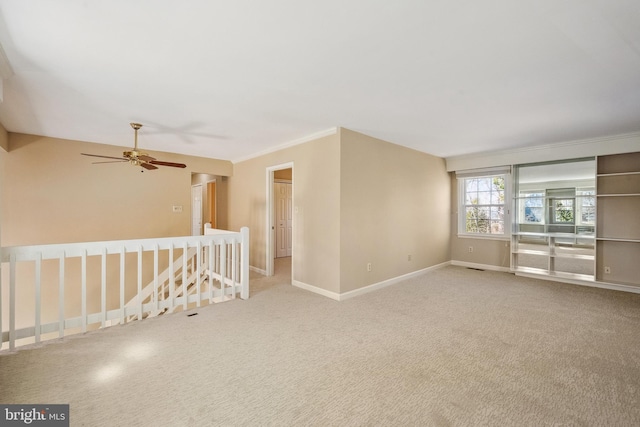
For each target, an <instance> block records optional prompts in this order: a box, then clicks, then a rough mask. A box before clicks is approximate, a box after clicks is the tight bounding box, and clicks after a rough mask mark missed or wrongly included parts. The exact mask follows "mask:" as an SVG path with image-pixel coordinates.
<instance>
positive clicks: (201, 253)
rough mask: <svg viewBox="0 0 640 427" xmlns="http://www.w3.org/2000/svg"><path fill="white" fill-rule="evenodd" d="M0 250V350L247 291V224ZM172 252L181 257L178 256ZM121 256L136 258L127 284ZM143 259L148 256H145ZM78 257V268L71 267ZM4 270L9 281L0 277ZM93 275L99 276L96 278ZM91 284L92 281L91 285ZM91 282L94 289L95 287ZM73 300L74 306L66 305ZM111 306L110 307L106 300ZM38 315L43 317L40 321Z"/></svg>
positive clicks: (246, 295)
mask: <svg viewBox="0 0 640 427" xmlns="http://www.w3.org/2000/svg"><path fill="white" fill-rule="evenodd" d="M0 250H1V253H0V260H1V261H2V270H3V274H2V275H0V331H2V334H1V336H2V340H1V342H0V349H4V348H6V345H5V343H8V348H9V349H11V350H13V349H15V347H16V341H18V340H21V341H22V342H21V344H25V343H29V342H36V343H39V342H41V341H42V340H43V336H45V338H44V339H50V338H55V337H56V336H57V337H64V336H65V334H69V333H72V332H76V331H77V332H86V331H87V330H88V329H90V328H96V327H106V326H109V325H110V324H115V323H116V322H117V323H125V322H126V321H127V320H129V319H133V318H137V319H143V318H145V317H149V316H155V315H157V314H158V313H160V312H167V311H168V312H173V311H174V310H175V309H176V308H178V307H181V308H182V309H183V310H186V309H188V308H189V307H190V306H196V307H200V305H201V303H202V301H207V302H209V303H213V302H218V301H225V300H228V299H232V298H235V297H236V295H237V294H240V298H242V299H247V298H248V297H249V229H248V228H246V227H243V228H242V229H241V231H240V232H228V231H221V230H211V229H209V230H208V232H207V234H206V235H204V236H185V237H172V238H160V239H142V240H120V241H106V242H87V243H71V244H54V245H38V246H14V247H4V248H0ZM179 252H181V253H182V254H186V256H182V257H181V258H179V257H177V255H179ZM161 253H162V254H164V255H166V256H167V259H168V260H169V261H168V264H169V266H168V268H167V269H166V270H165V271H163V272H162V273H160V271H159V270H160V267H159V265H160V261H159V260H160V254H161ZM127 254H134V255H135V257H136V260H137V263H136V267H135V269H136V270H137V274H136V280H135V283H133V284H132V283H130V281H128V280H126V275H125V272H126V271H127V265H126V263H125V259H126V256H127ZM109 255H111V256H113V255H119V257H117V258H119V266H118V267H119V280H116V281H115V282H117V283H113V281H110V282H108V281H107V269H108V261H107V257H108V256H109ZM134 255H132V256H134ZM93 257H97V258H98V259H99V260H100V263H99V266H95V265H94V263H90V262H89V261H90V260H92V259H93ZM149 258H152V259H153V260H152V261H149ZM72 259H73V260H72ZM49 260H57V263H56V264H57V268H55V269H54V270H56V271H55V272H54V273H53V274H51V271H50V270H51V268H49V269H43V266H42V264H43V262H49V263H51V262H52V261H49ZM70 260H72V261H70ZM78 260H79V261H80V262H79V267H76V266H72V264H77V261H78ZM176 260H177V261H178V264H177V263H176ZM179 262H181V263H182V265H179ZM74 267H76V268H77V269H78V270H79V271H75V272H73V273H76V275H77V276H78V279H77V280H75V281H73V280H69V279H67V276H71V275H72V274H68V273H70V270H72V269H73V268H74ZM96 270H98V271H96ZM7 271H8V280H3V278H4V277H6V276H7V274H5V273H6V272H7ZM147 272H150V273H151V274H152V276H153V280H152V281H151V283H150V284H149V285H146V286H143V279H142V278H143V275H144V274H143V273H147ZM176 274H178V275H179V277H178V278H176ZM96 276H99V279H97V280H96V279H95V277H96ZM96 282H99V283H96ZM92 284H95V285H96V286H90V285H92ZM133 285H135V288H136V292H135V297H134V298H132V299H130V300H129V301H128V302H127V303H126V304H125V288H126V289H130V288H131V287H133ZM77 288H79V292H78V290H77ZM95 288H99V292H96V289H95ZM18 291H20V292H18ZM56 293H57V301H54V300H52V299H51V298H50V297H47V298H43V295H47V296H50V295H51V294H56ZM75 294H77V295H75ZM3 295H5V296H6V295H8V301H7V300H6V299H7V298H6V297H5V299H4V300H3ZM65 295H66V298H67V300H68V299H69V298H70V297H71V296H72V295H73V296H74V297H75V298H74V301H73V304H70V303H67V304H66V306H65ZM90 296H91V298H92V299H91V300H90V299H89V298H90ZM109 297H111V298H109ZM114 299H115V300H117V301H119V304H115V305H117V307H116V308H111V309H108V308H107V301H108V300H111V301H113V300H114ZM98 300H99V301H98ZM52 304H53V305H57V306H58V307H57V318H56V319H55V320H54V321H52V320H51V313H52V312H54V313H55V312H56V310H54V309H53V307H52V306H51V305H52ZM72 305H73V306H75V307H70V306H72ZM110 305H111V306H113V305H114V304H113V302H112V303H111V304H110ZM93 306H99V307H100V309H99V310H93V311H94V312H91V313H89V308H88V307H93ZM70 308H74V309H75V310H76V311H79V313H80V315H75V316H68V315H65V311H69V310H66V309H70ZM17 310H21V311H22V312H31V311H32V312H33V316H32V318H29V319H26V320H25V318H24V316H22V317H21V318H20V319H18V311H17ZM43 313H49V315H48V316H44V314H43ZM43 316H44V317H47V321H43ZM72 330H73V331H72ZM56 332H57V334H56ZM24 341H27V342H24Z"/></svg>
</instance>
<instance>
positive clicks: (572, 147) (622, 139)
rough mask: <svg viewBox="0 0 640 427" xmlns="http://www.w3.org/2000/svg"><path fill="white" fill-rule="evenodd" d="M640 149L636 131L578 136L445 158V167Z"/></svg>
mask: <svg viewBox="0 0 640 427" xmlns="http://www.w3.org/2000/svg"><path fill="white" fill-rule="evenodd" d="M638 150H640V132H633V133H625V134H619V135H610V136H604V137H598V138H589V139H580V140H572V141H565V142H558V143H555V144H545V145H536V146H532V147H522V148H513V149H508V150H500V151H485V152H481V153H474V154H464V155H461V156H452V157H447V158H446V159H445V161H446V163H447V171H449V172H452V171H456V170H465V169H474V168H481V167H493V166H502V165H515V164H523V163H535V162H546V161H553V160H566V159H572V158H579V157H589V156H600V155H607V154H619V153H629V152H634V151H638Z"/></svg>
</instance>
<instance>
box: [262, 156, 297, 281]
mask: <svg viewBox="0 0 640 427" xmlns="http://www.w3.org/2000/svg"><path fill="white" fill-rule="evenodd" d="M266 175H267V176H266V178H267V179H266V181H267V189H266V193H267V198H266V199H267V224H266V225H267V227H266V230H267V233H266V248H265V249H266V271H265V274H266V275H267V276H273V275H274V273H275V269H274V260H275V259H276V258H286V257H291V258H290V259H291V260H293V256H294V253H295V250H294V249H295V248H294V246H295V243H294V242H295V239H294V238H293V236H294V227H295V222H294V220H293V217H294V213H295V204H294V202H295V201H294V194H295V192H294V179H293V176H294V169H293V162H291V163H285V164H281V165H277V166H271V167H268V168H267V170H266ZM291 270H292V271H291V277H293V262H291Z"/></svg>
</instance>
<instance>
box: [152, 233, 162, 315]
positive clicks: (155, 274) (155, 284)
mask: <svg viewBox="0 0 640 427" xmlns="http://www.w3.org/2000/svg"><path fill="white" fill-rule="evenodd" d="M153 300H154V301H155V303H156V313H158V311H159V310H160V302H159V301H158V245H157V244H156V245H155V246H154V247H153Z"/></svg>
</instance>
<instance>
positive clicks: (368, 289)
mask: <svg viewBox="0 0 640 427" xmlns="http://www.w3.org/2000/svg"><path fill="white" fill-rule="evenodd" d="M448 265H451V263H450V262H449V261H447V262H443V263H442V264H436V265H432V266H431V267H427V268H423V269H422V270H418V271H412V272H411V273H407V274H403V275H402V276H397V277H393V278H391V279H387V280H383V281H382V282H378V283H374V284H372V285H369V286H365V287H363V288H358V289H354V290H353V291H349V292H345V293H343V294H340V295H339V298H340V299H339V300H338V301H344V300H346V299H349V298H353V297H356V296H358V295H362V294H366V293H369V292H373V291H376V290H378V289H382V288H386V287H387V286H391V285H395V284H396V283H398V282H402V281H403V280H407V279H411V278H412V277H416V276H420V275H422V274H424V273H427V272H429V271H434V270H437V269H439V268H442V267H446V266H448Z"/></svg>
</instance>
